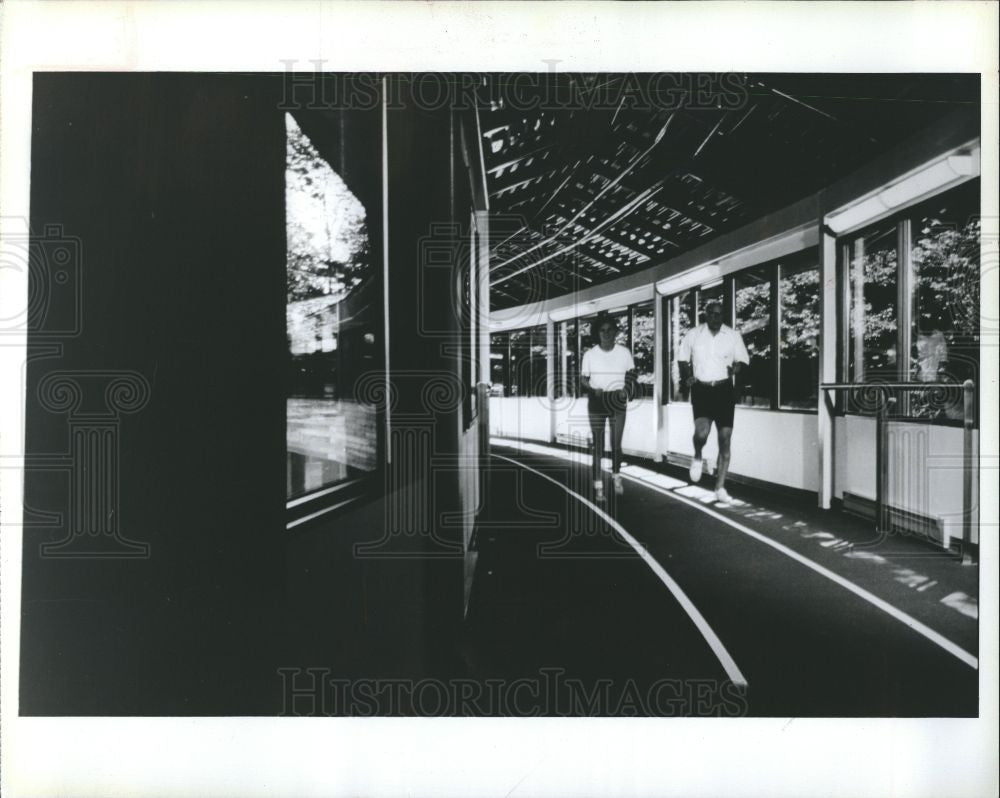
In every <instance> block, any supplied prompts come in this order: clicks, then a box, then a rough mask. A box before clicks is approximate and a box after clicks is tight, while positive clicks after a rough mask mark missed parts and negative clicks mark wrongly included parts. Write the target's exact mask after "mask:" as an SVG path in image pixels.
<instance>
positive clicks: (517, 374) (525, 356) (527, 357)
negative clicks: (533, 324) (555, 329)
mask: <svg viewBox="0 0 1000 798" xmlns="http://www.w3.org/2000/svg"><path fill="white" fill-rule="evenodd" d="M510 380H511V384H510V394H509V395H510V396H531V336H530V333H529V332H528V331H527V330H514V331H512V332H511V333H510Z"/></svg>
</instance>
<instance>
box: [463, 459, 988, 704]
mask: <svg viewBox="0 0 1000 798" xmlns="http://www.w3.org/2000/svg"><path fill="white" fill-rule="evenodd" d="M494 451H495V453H496V454H498V455H501V456H502V457H504V458H507V457H509V458H513V459H515V460H517V461H519V462H521V463H523V464H524V465H526V466H530V467H531V468H534V469H537V470H539V471H541V472H543V473H545V474H547V475H549V476H551V477H553V478H555V479H557V480H559V481H560V482H561V483H563V484H565V485H567V486H568V487H569V488H570V489H571V490H574V491H576V492H578V493H581V494H583V495H585V496H588V497H589V496H590V495H591V490H590V487H589V476H588V474H587V469H586V468H585V467H584V466H583V465H581V464H578V463H575V462H569V461H567V460H565V459H562V458H555V457H546V456H544V455H538V454H534V453H527V452H524V451H517V450H511V449H505V448H503V447H500V446H496V447H495V449H494ZM608 494H609V501H608V503H607V504H606V505H604V507H605V508H606V509H607V511H608V512H609V513H611V514H612V515H613V517H614V518H615V519H616V520H617V521H618V522H619V523H620V524H621V525H622V526H623V527H624V528H625V529H626V530H627V531H628V532H629V533H630V534H631V535H632V536H633V537H634V538H636V539H637V540H638V541H639V542H640V543H641V544H642V545H644V546H645V547H646V548H647V549H648V551H649V553H650V554H651V555H652V556H653V557H654V558H655V560H656V561H657V562H659V563H660V564H661V565H662V566H663V567H664V568H665V569H666V571H667V572H668V573H669V574H670V575H671V576H672V577H673V578H674V579H675V580H676V582H677V583H678V585H679V586H680V587H681V589H682V590H683V591H684V592H685V593H686V594H687V596H688V597H689V598H690V599H691V601H692V602H693V603H694V605H695V606H696V607H697V608H698V609H699V610H700V612H701V613H702V614H703V615H704V617H705V619H706V620H707V621H708V623H709V624H710V626H711V627H712V629H713V630H714V631H715V632H716V634H717V635H718V637H719V638H720V639H721V641H722V643H723V644H724V646H725V647H726V649H727V650H728V651H729V653H730V655H731V656H732V658H733V659H734V660H735V662H736V664H737V665H738V666H739V668H740V670H741V671H742V672H743V675H744V676H745V677H746V679H747V681H748V682H749V687H748V689H747V691H746V696H745V698H746V705H745V709H746V712H747V714H750V715H756V716H890V717H892V716H895V717H909V716H912V717H926V716H962V717H967V716H975V715H976V713H977V679H978V672H977V671H976V670H975V669H974V668H972V667H970V666H969V665H968V664H966V663H964V662H962V661H960V660H959V659H958V658H956V657H955V656H954V655H953V654H951V653H949V652H947V651H945V650H944V649H943V648H941V647H940V646H938V645H937V644H935V643H933V642H931V641H930V640H928V639H927V638H926V637H924V636H923V635H921V634H919V633H918V632H916V631H914V630H912V629H910V628H908V626H906V625H905V624H904V623H903V622H902V621H901V620H899V619H897V618H895V617H892V616H891V615H889V614H887V613H886V612H884V611H883V610H881V609H879V608H877V607H875V606H873V605H872V604H871V603H869V602H868V601H866V600H864V599H863V598H861V597H859V596H857V595H855V594H854V593H852V592H850V591H849V590H847V589H845V588H844V587H842V586H840V585H838V584H836V583H835V582H833V581H831V580H830V579H828V578H825V577H824V576H822V575H820V574H818V573H816V572H814V571H813V570H810V569H809V568H807V567H806V566H804V565H803V564H801V563H799V562H797V561H795V560H793V559H791V558H790V557H788V556H787V555H785V554H782V553H781V552H779V551H776V550H774V549H773V548H771V547H769V546H767V545H765V544H764V543H762V542H760V541H758V540H754V539H753V538H751V537H749V536H747V535H746V534H743V533H742V532H740V531H738V530H736V529H733V528H732V527H730V526H728V525H727V524H725V523H723V522H722V521H719V520H717V519H714V518H712V517H710V516H708V515H706V514H705V513H703V512H701V511H700V510H698V509H696V508H694V507H691V506H688V505H687V504H684V503H682V502H681V501H678V500H676V499H674V498H672V497H670V496H666V495H664V494H663V493H661V492H659V491H656V490H653V489H651V488H648V487H645V486H643V485H640V484H637V483H635V482H631V481H626V495H625V496H624V497H623V499H622V500H620V501H616V500H615V499H614V497H613V494H612V492H611V491H610V480H609V484H608ZM489 500H490V504H489V507H488V508H487V514H486V518H485V519H484V521H483V523H482V525H481V527H480V530H479V546H480V555H479V562H478V570H477V575H476V580H475V583H474V588H473V596H472V602H471V606H470V610H469V619H468V620H469V646H470V651H471V652H472V653H471V655H470V659H471V664H472V668H473V672H474V673H475V675H477V676H481V677H484V678H486V677H491V676H492V677H505V678H518V677H525V678H530V677H531V675H532V674H536V673H538V672H539V670H540V669H543V668H558V669H561V671H562V672H565V673H566V674H567V675H568V676H579V677H580V679H581V680H590V681H589V682H587V684H594V683H597V682H599V681H600V680H601V679H607V680H610V681H611V682H613V683H614V684H615V685H623V684H629V683H630V682H631V683H634V684H635V685H639V686H640V687H641V686H645V685H650V684H655V683H656V682H657V680H664V679H665V680H674V679H676V680H682V681H683V683H685V684H691V683H700V682H702V681H704V682H705V683H706V684H714V685H716V686H715V687H713V688H704V687H695V688H692V689H688V690H687V695H688V697H689V698H690V695H691V694H692V691H693V692H697V691H698V690H702V691H703V692H704V691H706V690H708V691H709V692H711V691H712V690H714V691H715V692H714V693H713V695H719V696H725V695H729V694H730V693H728V692H727V691H728V690H731V688H732V686H731V685H728V686H727V685H726V682H727V677H726V674H725V672H724V671H723V668H722V666H721V665H720V663H719V659H718V658H717V657H716V656H715V654H714V653H713V651H712V650H711V649H710V648H709V647H708V645H707V643H706V642H705V639H704V637H703V636H702V635H701V634H700V633H699V631H698V629H697V628H696V627H695V625H694V624H693V623H692V621H691V619H690V618H689V617H688V615H687V614H686V613H685V612H684V611H683V609H682V608H681V606H680V605H679V604H678V602H677V601H676V600H675V599H674V597H673V596H672V595H671V593H670V592H669V591H668V589H667V588H666V586H665V585H664V584H663V582H661V581H660V579H659V578H658V577H657V576H656V575H655V574H654V573H653V571H652V570H651V568H650V567H649V566H648V565H647V564H646V563H645V562H643V560H641V559H640V557H639V556H638V555H637V554H636V553H635V552H634V551H633V550H632V548H631V547H630V546H628V545H627V544H626V543H624V542H623V541H622V540H621V539H620V538H618V536H617V535H615V534H614V533H613V532H612V530H610V529H609V528H608V525H607V524H606V522H604V521H602V520H601V519H600V517H599V515H598V514H596V513H595V512H593V510H591V509H589V508H588V507H587V506H586V504H584V503H583V502H581V501H579V500H578V499H576V498H573V497H571V496H570V495H569V494H567V493H566V492H565V491H563V490H560V489H559V488H558V487H557V486H555V485H553V484H551V482H549V481H547V480H545V479H544V478H543V477H541V476H539V475H537V474H533V473H531V472H530V471H528V470H526V469H520V472H519V469H518V467H517V466H515V465H514V464H512V463H510V462H508V461H507V460H504V459H500V458H493V475H492V483H491V487H490V492H489ZM785 520H787V519H785ZM954 567H959V566H954ZM845 576H847V578H850V574H845ZM873 592H874V591H873ZM889 594H890V595H891V594H892V591H891V590H889ZM900 609H902V610H903V611H904V612H908V613H909V611H910V609H911V608H908V607H900ZM949 612H950V611H949ZM951 614H952V615H954V620H953V621H951V622H950V619H949V618H948V616H947V615H941V614H940V613H938V616H940V617H938V616H935V615H933V613H932V618H933V619H934V623H933V624H932V628H934V630H935V631H937V632H938V633H940V634H942V635H943V636H944V637H946V638H948V639H950V640H952V641H953V642H956V643H957V644H959V645H960V646H962V647H964V648H965V649H966V650H967V651H969V652H970V653H971V654H973V655H976V653H977V652H976V650H975V647H974V635H972V634H970V633H969V629H970V628H975V623H974V622H973V623H972V624H971V627H970V624H969V623H968V619H964V618H962V617H960V616H958V615H957V613H953V612H952V613H951ZM921 620H922V621H923V619H921ZM952 627H953V628H952ZM956 632H957V633H958V634H955V633H956ZM681 691H682V692H683V688H682V690H681ZM675 706H679V705H675ZM709 706H710V709H708V710H706V707H709ZM732 706H733V705H732V704H731V703H730V704H727V703H726V702H725V701H724V700H720V701H718V702H715V703H714V704H712V702H709V703H708V704H704V705H702V706H701V707H695V706H694V705H693V704H689V705H688V706H686V707H685V708H684V709H683V711H681V712H680V714H727V712H728V711H729V710H730V709H731V708H732ZM642 708H643V709H646V710H648V711H649V714H669V713H662V712H660V711H658V709H657V708H656V707H652V708H650V706H648V705H642ZM610 709H611V711H608V712H598V713H597V714H618V713H616V712H615V711H614V710H615V709H621V707H620V706H618V707H616V706H614V705H612V706H611V707H610ZM661 709H662V708H661ZM641 714H646V713H645V712H643V713H641Z"/></svg>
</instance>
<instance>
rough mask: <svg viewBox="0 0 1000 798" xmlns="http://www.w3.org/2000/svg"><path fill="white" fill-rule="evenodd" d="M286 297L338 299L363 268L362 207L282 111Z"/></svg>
mask: <svg viewBox="0 0 1000 798" xmlns="http://www.w3.org/2000/svg"><path fill="white" fill-rule="evenodd" d="M286 121H287V126H286V127H287V148H286V170H285V200H286V206H287V209H288V212H287V250H288V301H289V302H294V301H297V300H302V299H311V298H313V297H318V296H331V297H334V298H336V299H342V298H343V297H344V296H346V295H347V294H349V293H350V292H351V291H353V290H354V289H355V288H357V286H358V285H360V284H361V282H362V280H363V278H364V276H365V273H366V272H367V270H368V256H369V242H368V232H367V228H366V225H365V209H364V207H363V206H362V205H361V203H360V202H359V201H358V200H357V198H356V197H355V196H354V195H353V194H352V193H351V192H350V190H349V189H348V188H347V186H346V184H345V183H344V181H343V180H341V178H340V177H339V176H338V175H337V173H336V172H334V171H333V169H331V168H330V165H329V164H327V163H326V161H324V160H323V159H322V158H321V157H320V155H319V153H318V152H317V151H316V149H315V147H313V145H312V143H311V142H310V141H309V139H308V138H306V136H305V135H304V134H303V133H302V131H301V130H300V129H299V127H298V125H296V124H295V121H294V120H293V119H292V118H291V117H290V116H288V117H286Z"/></svg>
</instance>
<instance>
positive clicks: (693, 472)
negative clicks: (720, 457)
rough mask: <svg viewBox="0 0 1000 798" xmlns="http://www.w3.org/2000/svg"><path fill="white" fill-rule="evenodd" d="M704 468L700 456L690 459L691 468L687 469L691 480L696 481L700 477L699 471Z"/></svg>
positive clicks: (703, 462)
mask: <svg viewBox="0 0 1000 798" xmlns="http://www.w3.org/2000/svg"><path fill="white" fill-rule="evenodd" d="M704 468H705V461H704V460H702V459H701V458H700V457H698V458H695V459H694V460H692V461H691V468H690V470H689V471H688V476H689V477H691V481H692V482H697V481H698V480H700V479H701V472H702V470H703V469H704Z"/></svg>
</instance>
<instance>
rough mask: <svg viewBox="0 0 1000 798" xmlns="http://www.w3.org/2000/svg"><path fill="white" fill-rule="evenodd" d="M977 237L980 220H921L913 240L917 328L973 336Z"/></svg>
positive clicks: (969, 339)
mask: <svg viewBox="0 0 1000 798" xmlns="http://www.w3.org/2000/svg"><path fill="white" fill-rule="evenodd" d="M980 237H981V231H980V223H979V220H976V221H973V222H970V223H969V224H967V225H965V226H964V227H947V226H945V225H944V224H943V223H942V221H941V220H940V219H924V220H923V225H922V227H921V229H920V230H919V231H918V232H917V238H916V241H915V242H914V245H913V271H914V290H915V293H916V298H917V306H916V313H915V318H914V322H915V323H916V325H917V330H918V331H920V332H928V333H929V332H932V331H934V330H941V331H943V332H948V333H950V335H949V336H948V337H950V338H952V339H953V340H954V339H955V338H959V337H961V338H964V339H965V340H966V342H972V341H973V340H976V339H978V335H979V329H978V326H979V325H978V324H977V317H978V314H979V243H980Z"/></svg>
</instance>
